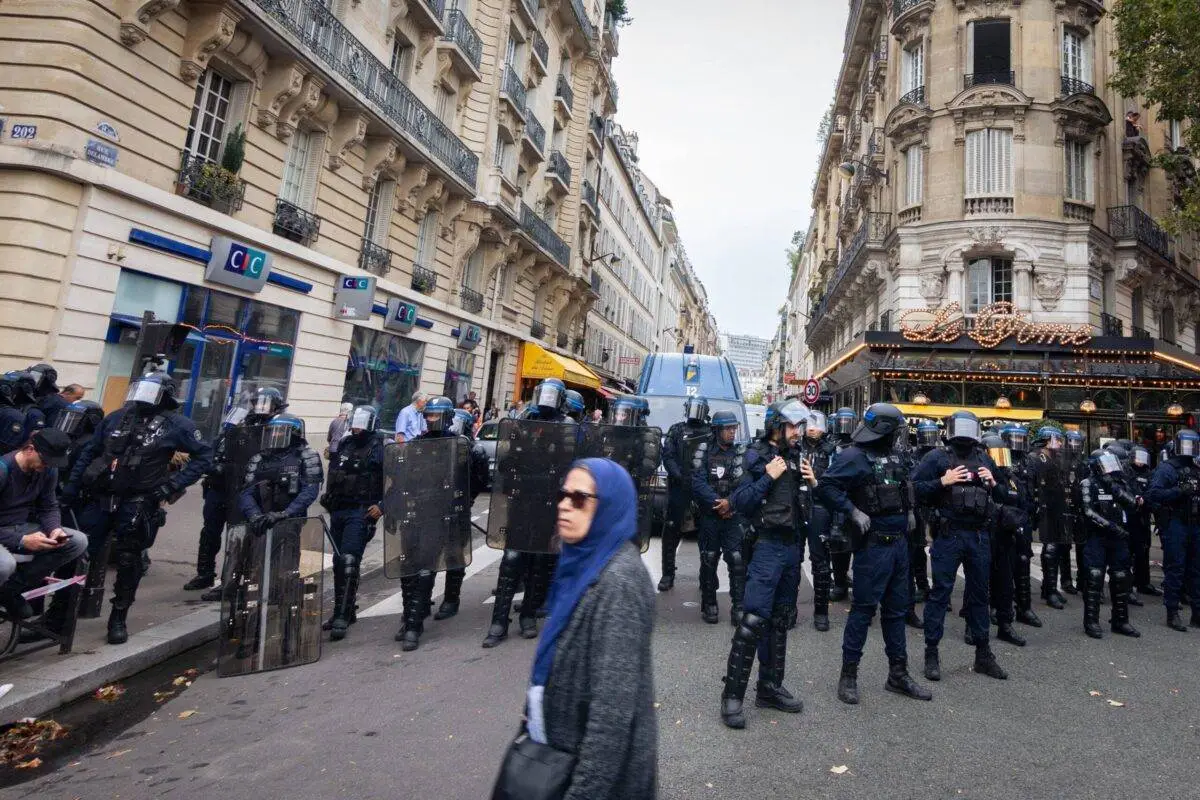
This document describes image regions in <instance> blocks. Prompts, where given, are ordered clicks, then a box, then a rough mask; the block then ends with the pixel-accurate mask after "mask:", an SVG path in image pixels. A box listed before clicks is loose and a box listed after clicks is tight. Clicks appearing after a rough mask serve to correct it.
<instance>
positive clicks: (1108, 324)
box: [1100, 312, 1125, 336]
mask: <svg viewBox="0 0 1200 800" xmlns="http://www.w3.org/2000/svg"><path fill="white" fill-rule="evenodd" d="M1100 330H1101V331H1103V335H1105V336H1124V335H1125V323H1124V322H1123V321H1122V320H1121V319H1119V318H1118V317H1116V316H1114V315H1112V314H1108V313H1106V312H1101V313H1100Z"/></svg>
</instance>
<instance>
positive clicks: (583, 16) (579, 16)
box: [571, 0, 596, 42]
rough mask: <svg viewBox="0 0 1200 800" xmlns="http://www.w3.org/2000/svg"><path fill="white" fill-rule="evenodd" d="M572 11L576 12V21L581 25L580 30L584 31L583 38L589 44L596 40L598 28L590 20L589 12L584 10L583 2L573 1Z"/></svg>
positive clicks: (580, 0)
mask: <svg viewBox="0 0 1200 800" xmlns="http://www.w3.org/2000/svg"><path fill="white" fill-rule="evenodd" d="M571 10H572V11H574V12H575V21H576V22H577V23H578V24H579V29H580V30H581V31H583V38H585V39H587V40H588V41H589V42H590V41H591V40H592V39H595V38H596V26H595V25H593V24H592V21H591V19H589V18H588V15H587V11H585V10H584V8H583V0H571Z"/></svg>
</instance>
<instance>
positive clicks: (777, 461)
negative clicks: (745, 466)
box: [767, 456, 787, 480]
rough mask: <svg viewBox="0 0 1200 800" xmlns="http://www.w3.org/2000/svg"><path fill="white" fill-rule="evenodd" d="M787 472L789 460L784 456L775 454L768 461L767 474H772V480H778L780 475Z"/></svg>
mask: <svg viewBox="0 0 1200 800" xmlns="http://www.w3.org/2000/svg"><path fill="white" fill-rule="evenodd" d="M785 472H787V462H786V461H784V460H783V457H782V456H775V457H774V458H772V459H771V460H770V461H768V462H767V474H768V475H770V476H771V480H776V479H778V478H779V476H780V475H782V474H783V473H785Z"/></svg>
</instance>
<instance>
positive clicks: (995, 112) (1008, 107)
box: [946, 84, 1033, 146]
mask: <svg viewBox="0 0 1200 800" xmlns="http://www.w3.org/2000/svg"><path fill="white" fill-rule="evenodd" d="M1032 102H1033V101H1032V100H1031V99H1030V98H1029V97H1028V96H1027V95H1026V94H1025V93H1024V92H1022V91H1021V90H1020V89H1017V88H1016V87H1013V86H1001V85H997V84H984V85H981V86H972V87H970V88H969V89H964V90H963V91H961V92H959V93H958V94H957V95H955V97H954V99H953V100H951V101H950V102H949V103H947V104H946V108H947V109H948V110H949V111H950V116H951V117H953V119H954V144H956V145H959V146H962V145H963V144H965V143H966V141H967V127H968V125H971V126H972V127H984V128H988V127H991V126H992V125H993V124H994V123H995V122H996V121H998V120H1011V121H1012V123H1013V141H1014V142H1023V141H1025V112H1026V111H1027V110H1028V108H1029V106H1030V104H1031V103H1032Z"/></svg>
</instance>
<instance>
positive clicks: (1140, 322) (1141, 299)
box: [1130, 286, 1146, 328]
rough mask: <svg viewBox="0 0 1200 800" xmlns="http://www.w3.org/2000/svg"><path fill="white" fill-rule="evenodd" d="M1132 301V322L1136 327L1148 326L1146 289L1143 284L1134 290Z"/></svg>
mask: <svg viewBox="0 0 1200 800" xmlns="http://www.w3.org/2000/svg"><path fill="white" fill-rule="evenodd" d="M1130 302H1131V303H1132V305H1133V312H1132V314H1131V315H1130V316H1131V317H1132V319H1131V322H1132V324H1133V327H1135V328H1144V327H1146V316H1145V314H1146V290H1145V289H1143V288H1142V287H1141V286H1139V287H1137V288H1136V289H1134V290H1133V297H1132V298H1131V300H1130Z"/></svg>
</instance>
